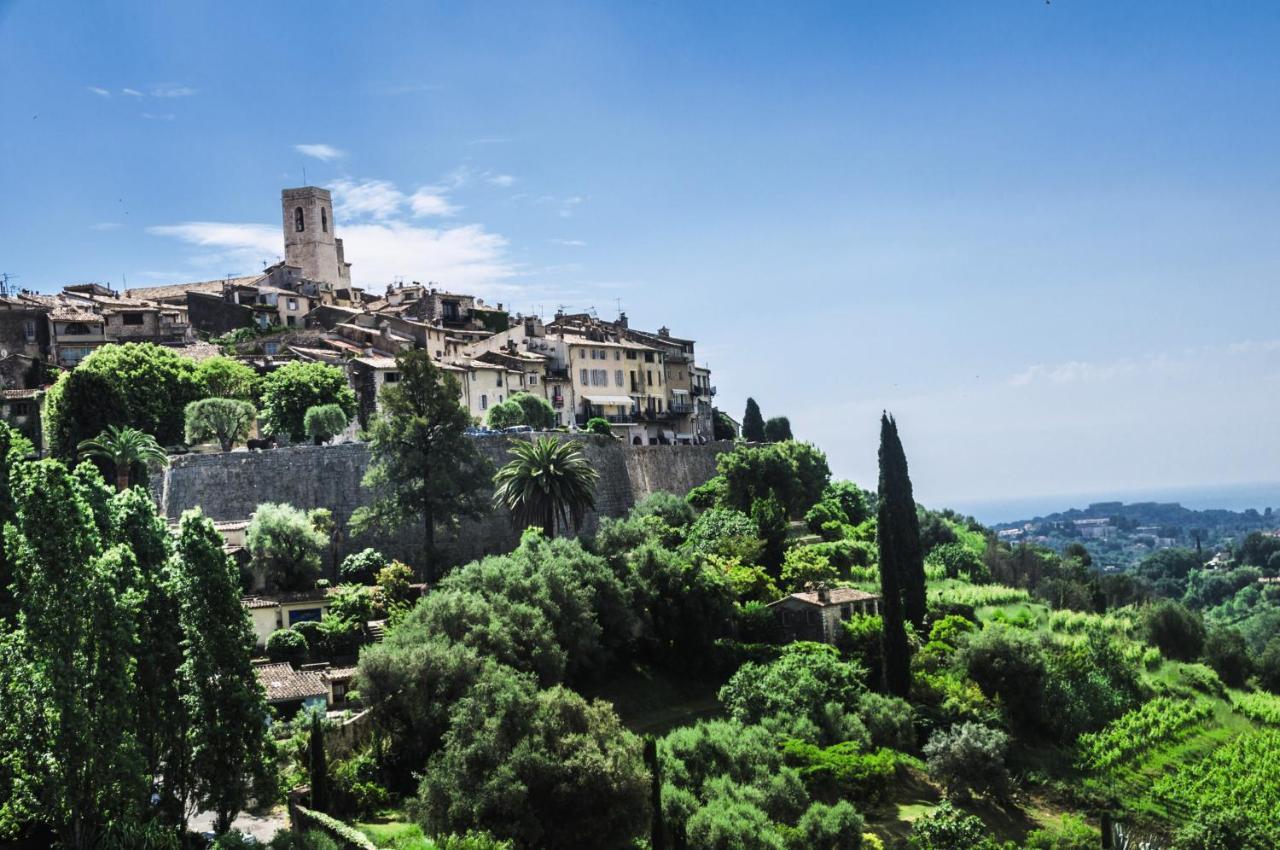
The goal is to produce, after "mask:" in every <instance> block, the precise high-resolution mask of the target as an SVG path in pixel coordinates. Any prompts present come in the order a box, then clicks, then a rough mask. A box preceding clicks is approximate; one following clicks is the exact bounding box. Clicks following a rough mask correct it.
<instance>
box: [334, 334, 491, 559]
mask: <svg viewBox="0 0 1280 850" xmlns="http://www.w3.org/2000/svg"><path fill="white" fill-rule="evenodd" d="M396 363H397V365H398V368H399V369H400V375H401V379H400V380H399V381H397V382H396V383H394V384H388V385H386V386H384V387H383V388H382V392H381V393H380V395H379V401H380V407H381V411H380V413H379V414H378V415H377V416H376V417H375V418H374V420H373V422H372V423H371V424H370V426H369V454H370V464H369V470H368V472H367V473H366V474H365V479H364V485H365V486H366V487H368V488H370V489H371V490H373V492H374V501H373V503H372V504H371V505H369V506H367V507H362V508H360V509H359V510H357V511H356V513H355V515H354V516H353V517H352V525H353V527H354V528H355V530H356V531H357V532H363V531H368V530H371V529H374V528H378V529H382V530H391V529H395V528H399V527H400V526H403V525H405V524H406V523H409V522H417V523H421V524H422V528H423V537H424V541H423V546H424V553H423V561H424V565H425V567H426V570H427V577H428V579H434V578H435V577H436V574H437V573H438V572H439V571H440V570H439V569H438V567H439V565H438V564H437V563H436V561H437V558H436V551H435V533H436V525H437V524H443V523H454V522H456V521H457V520H459V519H461V518H462V517H475V516H479V515H480V514H481V512H482V511H483V510H484V508H485V492H486V490H487V489H488V487H487V485H488V484H489V466H488V463H487V462H486V461H485V459H484V458H483V457H482V456H481V455H480V453H479V451H478V450H477V449H476V447H475V443H474V441H473V440H471V439H470V438H468V437H467V436H466V434H465V431H466V429H467V428H468V427H469V426H470V424H471V423H470V417H469V416H468V415H467V412H466V410H464V409H463V408H462V406H461V405H460V404H459V403H458V397H459V390H458V382H457V381H456V380H455V379H454V378H453V376H452V375H450V374H448V373H447V372H443V371H441V370H440V369H439V368H438V367H437V366H436V365H435V364H434V363H432V361H431V357H430V355H429V354H428V353H427V352H425V351H411V352H405V353H402V354H401V355H400V356H399V357H398V358H397V360H396Z"/></svg>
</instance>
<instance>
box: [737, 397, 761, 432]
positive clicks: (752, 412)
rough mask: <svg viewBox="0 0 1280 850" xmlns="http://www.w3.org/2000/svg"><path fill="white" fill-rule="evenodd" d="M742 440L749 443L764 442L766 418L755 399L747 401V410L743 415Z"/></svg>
mask: <svg viewBox="0 0 1280 850" xmlns="http://www.w3.org/2000/svg"><path fill="white" fill-rule="evenodd" d="M742 439H744V440H746V441H747V442H749V443H763V442H764V417H763V416H761V415H760V405H758V404H756V400H755V399H754V398H748V399H747V409H746V411H745V412H744V413H743V414H742Z"/></svg>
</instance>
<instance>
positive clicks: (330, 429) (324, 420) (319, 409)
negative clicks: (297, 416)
mask: <svg viewBox="0 0 1280 850" xmlns="http://www.w3.org/2000/svg"><path fill="white" fill-rule="evenodd" d="M347 422H348V419H347V414H346V412H345V411H343V409H342V407H341V406H340V405H337V404H318V405H315V406H314V407H308V408H307V412H306V413H305V414H303V417H302V426H303V428H305V429H306V432H307V436H308V437H310V438H311V439H312V440H314V441H315V444H316V445H317V446H318V445H321V444H322V443H327V442H328V441H329V440H332V439H333V438H334V437H336V436H338V435H339V434H341V433H342V432H343V430H344V429H346V427H347Z"/></svg>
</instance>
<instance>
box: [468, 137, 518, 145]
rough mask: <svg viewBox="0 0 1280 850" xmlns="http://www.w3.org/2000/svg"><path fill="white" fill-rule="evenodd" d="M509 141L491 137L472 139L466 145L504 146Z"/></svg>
mask: <svg viewBox="0 0 1280 850" xmlns="http://www.w3.org/2000/svg"><path fill="white" fill-rule="evenodd" d="M509 141H511V140H510V139H507V138H503V137H501V136H491V137H489V138H483V139H472V140H471V141H469V142H467V144H469V145H502V144H506V143H507V142H509Z"/></svg>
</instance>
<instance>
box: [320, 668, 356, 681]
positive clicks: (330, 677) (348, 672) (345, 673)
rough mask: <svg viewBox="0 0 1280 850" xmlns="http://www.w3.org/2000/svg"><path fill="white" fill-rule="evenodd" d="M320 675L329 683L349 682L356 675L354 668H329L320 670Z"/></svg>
mask: <svg viewBox="0 0 1280 850" xmlns="http://www.w3.org/2000/svg"><path fill="white" fill-rule="evenodd" d="M320 675H321V676H324V678H325V680H326V681H329V682H349V681H351V679H352V678H353V677H354V676H355V675H356V668H354V667H330V668H329V669H328V670H322V671H321V672H320Z"/></svg>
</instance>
